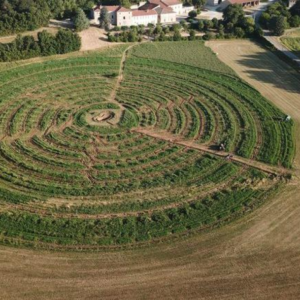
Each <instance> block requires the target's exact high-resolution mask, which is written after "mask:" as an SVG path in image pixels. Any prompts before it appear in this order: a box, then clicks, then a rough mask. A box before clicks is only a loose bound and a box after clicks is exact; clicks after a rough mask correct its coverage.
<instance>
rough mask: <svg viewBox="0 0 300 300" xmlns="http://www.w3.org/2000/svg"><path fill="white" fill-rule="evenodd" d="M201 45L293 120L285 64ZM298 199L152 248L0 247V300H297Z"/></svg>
mask: <svg viewBox="0 0 300 300" xmlns="http://www.w3.org/2000/svg"><path fill="white" fill-rule="evenodd" d="M209 45H210V46H211V47H212V48H213V49H216V52H218V53H219V57H220V59H222V60H223V61H225V62H228V64H229V65H230V66H231V67H232V68H233V69H234V70H235V71H236V72H237V73H238V74H239V75H240V76H241V77H242V78H243V79H245V80H246V81H248V82H249V83H250V84H252V85H253V86H255V87H256V88H257V89H258V90H259V91H260V92H261V93H262V94H263V95H264V96H266V97H267V98H268V99H269V100H270V101H272V102H273V103H275V104H276V105H277V106H279V107H280V108H281V109H282V110H283V111H285V112H286V113H287V114H290V115H291V116H292V117H293V118H294V119H295V120H297V121H298V122H300V98H299V93H300V84H299V80H298V79H297V78H296V76H294V75H293V72H292V70H291V69H290V68H289V67H288V66H286V65H285V64H284V63H283V62H281V61H280V60H278V58H277V57H275V56H273V55H272V54H271V53H268V52H266V51H265V50H264V49H262V48H260V47H258V46H257V45H255V44H253V43H251V42H249V41H224V42H218V41H216V42H210V43H209ZM297 132H298V136H299V132H300V131H299V127H298V131H297ZM296 165H298V166H299V165H300V155H299V151H298V155H297V157H296ZM299 195H300V184H298V185H294V186H292V185H290V186H287V187H286V188H285V189H284V190H283V191H282V193H280V195H278V196H276V197H274V199H273V200H272V201H269V202H268V203H266V204H264V205H263V206H262V207H261V208H260V209H258V210H257V211H256V212H254V213H252V214H250V215H248V216H247V217H245V218H242V219H241V220H239V221H236V222H233V223H231V224H229V225H226V226H224V227H222V228H220V229H217V230H213V231H210V232H208V233H203V234H201V235H198V236H194V237H193V238H192V239H187V240H184V241H178V242H176V243H172V244H163V245H157V246H155V247H152V248H146V249H140V250H134V251H122V252H103V253H95V254H93V253H55V252H52V253H50V252H46V251H44V252H43V251H34V250H24V249H23V250H22V249H15V248H11V247H3V246H2V247H0V280H1V285H0V291H1V296H0V298H2V299H5V300H10V299H14V300H15V299H22V300H24V299H25V300H27V299H28V300H36V299H38V300H44V299H46V300H48V299H51V300H60V299H80V300H82V299H89V300H90V299H95V300H96V299H111V300H112V299H130V300H135V299H139V300H140V299H147V300H148V299H155V300H157V299H168V300H169V299H170V300H171V299H172V300H174V299H176V300H179V299H180V300H186V299H195V300H196V299H197V300H204V299H205V300H299V299H300V270H299V265H300V218H299V216H300V201H299Z"/></svg>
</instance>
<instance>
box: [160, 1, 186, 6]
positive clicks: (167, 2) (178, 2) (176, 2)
mask: <svg viewBox="0 0 300 300" xmlns="http://www.w3.org/2000/svg"><path fill="white" fill-rule="evenodd" d="M161 2H163V3H165V4H166V5H167V6H170V5H178V4H181V2H180V1H178V0H161Z"/></svg>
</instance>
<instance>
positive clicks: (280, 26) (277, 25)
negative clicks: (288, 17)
mask: <svg viewBox="0 0 300 300" xmlns="http://www.w3.org/2000/svg"><path fill="white" fill-rule="evenodd" d="M285 28H286V21H285V17H284V16H273V17H272V18H271V20H270V25H269V29H270V30H271V31H272V32H273V33H274V34H275V35H277V36H281V35H283V34H284V30H285Z"/></svg>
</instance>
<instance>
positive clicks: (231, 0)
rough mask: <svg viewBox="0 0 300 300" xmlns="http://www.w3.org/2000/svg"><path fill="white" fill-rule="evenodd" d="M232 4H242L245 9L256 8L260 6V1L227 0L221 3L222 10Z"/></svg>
mask: <svg viewBox="0 0 300 300" xmlns="http://www.w3.org/2000/svg"><path fill="white" fill-rule="evenodd" d="M230 4H240V5H242V6H243V7H245V8H247V7H254V6H257V5H259V4H260V0H225V1H223V2H221V5H220V9H221V10H224V9H225V8H226V7H227V6H228V5H230Z"/></svg>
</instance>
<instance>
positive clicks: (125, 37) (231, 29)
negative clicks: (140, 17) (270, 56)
mask: <svg viewBox="0 0 300 300" xmlns="http://www.w3.org/2000/svg"><path fill="white" fill-rule="evenodd" d="M196 15H197V13H196V12H193V13H191V14H190V16H189V18H188V19H187V20H188V21H190V22H186V21H181V22H180V24H176V25H173V26H161V25H157V26H156V27H155V26H154V25H152V24H148V26H147V28H146V27H145V26H131V27H130V28H128V27H126V26H123V27H121V28H119V27H115V28H114V30H116V31H121V32H118V33H115V34H113V33H109V35H108V40H109V41H111V42H136V41H141V40H142V38H143V36H144V35H146V36H149V37H151V38H152V39H153V40H155V41H167V40H172V41H178V40H182V39H188V40H194V39H196V32H197V31H199V32H203V33H204V35H203V37H202V38H203V39H204V40H209V39H214V38H215V39H224V38H228V39H229V38H245V37H254V36H260V35H262V30H261V29H259V28H256V26H255V21H254V19H253V18H250V17H246V15H245V12H244V10H243V7H242V6H241V5H237V4H234V5H229V6H227V8H226V9H225V10H224V13H223V20H218V19H216V18H214V19H212V20H195V19H194V18H195V17H196ZM102 21H103V22H101V17H100V26H103V28H106V26H107V23H106V22H105V18H103V19H102ZM182 31H184V32H186V33H188V35H187V34H185V36H184V37H183V36H182V34H181V32H182ZM197 38H198V39H199V38H200V37H197Z"/></svg>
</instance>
